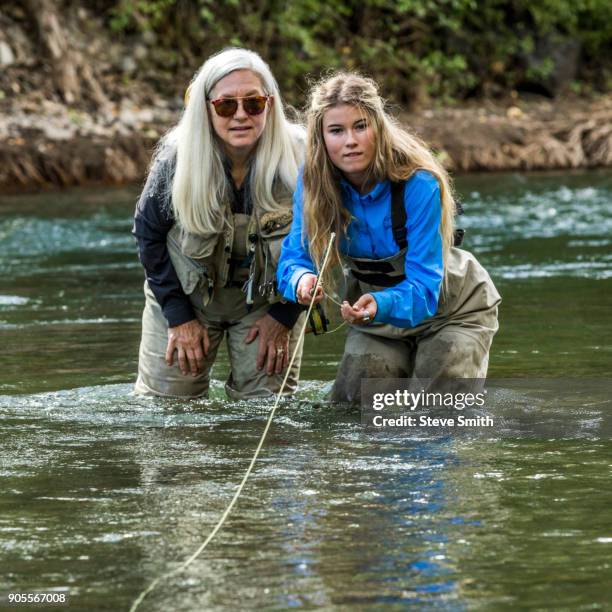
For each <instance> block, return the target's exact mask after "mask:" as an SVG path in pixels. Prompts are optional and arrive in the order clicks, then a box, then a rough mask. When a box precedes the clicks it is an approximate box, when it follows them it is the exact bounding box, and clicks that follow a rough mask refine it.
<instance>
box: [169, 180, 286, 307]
mask: <svg viewBox="0 0 612 612" xmlns="http://www.w3.org/2000/svg"><path fill="white" fill-rule="evenodd" d="M273 195H274V199H275V201H276V203H277V206H278V208H279V209H280V210H279V211H278V212H272V213H270V212H268V213H263V214H261V215H259V214H258V213H257V212H254V213H253V214H252V215H244V214H240V213H232V212H231V208H230V205H229V202H226V203H225V205H224V208H223V210H224V212H223V218H224V220H223V230H222V231H221V232H215V233H211V234H209V235H203V234H194V233H191V232H188V231H186V230H185V229H184V228H182V227H181V226H180V225H179V224H178V223H175V224H174V225H173V227H172V228H171V230H170V232H169V233H168V237H167V246H168V251H169V253H170V259H171V260H172V265H173V267H174V269H175V270H176V273H177V276H178V278H179V280H180V282H181V286H182V288H183V291H184V292H185V293H186V294H187V295H188V296H190V298H191V300H192V302H193V304H194V306H196V308H200V309H201V308H202V307H203V306H206V304H208V302H209V301H210V300H211V299H212V297H213V295H214V293H215V292H216V291H219V290H221V289H223V288H226V287H240V288H242V289H243V291H244V292H245V299H246V302H247V304H252V303H253V301H254V299H255V298H256V296H260V297H265V298H266V299H267V300H268V301H269V302H275V301H278V300H279V299H280V295H279V294H278V293H277V291H276V281H275V279H276V267H277V265H278V260H279V257H280V250H281V245H282V241H283V239H284V237H285V236H286V235H287V234H288V233H289V230H290V229H291V221H292V219H293V212H292V193H291V192H290V191H289V190H288V189H286V188H285V187H284V186H282V185H277V186H275V188H274V189H273Z"/></svg>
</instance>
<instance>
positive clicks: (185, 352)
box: [166, 319, 208, 376]
mask: <svg viewBox="0 0 612 612" xmlns="http://www.w3.org/2000/svg"><path fill="white" fill-rule="evenodd" d="M175 350H176V352H177V353H178V363H179V368H180V370H181V372H182V373H183V374H185V375H186V374H189V372H190V371H191V375H192V376H197V375H198V373H199V372H201V371H202V370H203V368H204V356H205V355H206V354H208V331H207V330H206V327H204V325H202V324H201V323H200V322H199V321H198V320H197V319H193V320H192V321H187V323H183V324H182V325H177V326H176V327H169V328H168V347H167V348H166V363H167V364H168V365H169V366H171V365H172V364H173V362H174V351H175Z"/></svg>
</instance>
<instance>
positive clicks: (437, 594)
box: [0, 384, 612, 610]
mask: <svg viewBox="0 0 612 612" xmlns="http://www.w3.org/2000/svg"><path fill="white" fill-rule="evenodd" d="M324 390H325V389H324V386H322V385H310V388H309V389H308V391H305V392H302V393H301V394H300V396H299V397H298V398H296V399H295V400H293V401H291V402H286V403H285V404H284V405H283V406H281V409H280V412H279V418H278V419H277V420H276V422H275V424H274V426H273V429H272V431H271V433H270V435H269V438H268V440H267V444H266V446H265V447H264V451H263V454H262V456H261V460H260V461H259V462H258V464H257V467H256V469H255V472H254V474H253V476H252V480H251V481H250V482H249V483H248V484H247V487H246V489H245V491H244V494H243V497H242V498H241V499H240V501H239V504H238V507H237V509H236V510H235V512H234V514H233V516H232V517H231V518H230V520H229V522H228V523H227V525H226V527H225V528H224V529H223V530H222V531H221V532H220V534H219V535H218V538H217V539H216V540H215V541H214V542H213V544H212V545H211V546H210V547H209V549H207V551H205V553H204V554H203V555H202V557H201V558H199V559H198V560H197V561H196V562H195V563H193V564H192V565H191V566H190V567H189V568H188V569H187V570H186V571H185V572H184V573H182V574H180V575H179V576H176V577H174V578H173V579H172V580H170V581H168V583H165V584H164V585H163V586H161V587H160V588H159V589H157V590H156V591H154V592H153V593H152V594H151V595H149V597H148V599H147V605H146V608H145V609H151V610H167V609H175V610H199V609H220V610H226V609H227V610H233V609H237V608H248V609H259V608H262V607H272V608H280V609H285V608H288V607H294V606H295V607H307V608H310V607H314V606H321V607H325V608H336V607H337V608H339V609H345V608H346V607H351V608H352V607H357V608H364V609H366V608H367V609H378V608H380V609H383V608H384V609H389V608H390V609H394V608H397V609H402V608H403V607H405V606H406V605H407V604H421V605H425V604H430V605H435V607H436V609H437V608H442V609H444V608H449V609H453V610H455V609H462V608H465V609H471V608H472V607H474V606H475V605H478V604H480V605H485V606H487V607H495V606H497V605H504V604H509V605H513V603H516V602H517V601H520V602H521V604H522V605H523V606H524V607H529V606H533V607H538V606H546V605H550V603H551V602H559V605H562V602H582V603H583V604H587V603H595V602H599V603H602V602H604V601H606V598H607V595H608V593H607V589H608V588H609V587H608V583H607V582H606V580H605V576H606V575H608V573H609V559H610V552H609V546H610V545H612V538H611V537H610V534H611V533H612V532H611V531H610V529H612V523H611V521H610V516H609V507H610V504H611V503H612V494H611V493H610V488H609V486H607V480H608V478H609V476H608V474H609V465H610V460H611V459H612V445H610V443H609V441H601V440H590V441H585V440H582V441H578V440H552V441H549V440H544V441H543V440H518V439H517V440H513V439H512V438H511V437H508V438H506V439H505V440H497V441H491V440H478V439H467V438H454V437H452V436H445V437H431V438H429V439H423V438H412V437H411V436H408V435H400V434H390V433H385V432H381V433H377V434H370V433H366V432H365V431H364V430H363V428H362V427H361V425H360V423H359V417H358V415H355V414H351V413H346V412H342V411H338V410H334V409H330V408H329V407H323V406H322V405H321V404H320V403H318V402H319V400H320V399H321V398H322V396H323V393H324ZM129 391H130V389H129V386H127V385H106V386H103V387H89V388H82V389H75V390H71V391H63V392H54V393H45V394H35V395H29V396H25V395H20V396H4V397H3V398H2V400H1V401H0V413H1V414H2V418H3V423H4V425H5V427H4V428H3V434H2V438H3V439H2V448H3V465H2V476H3V481H4V484H5V486H4V490H3V495H2V513H1V514H0V516H1V518H0V534H1V535H0V537H1V542H2V554H3V560H4V562H5V563H4V565H5V567H7V568H11V570H10V571H9V572H8V573H5V574H4V576H3V578H2V583H3V584H2V586H3V587H6V589H11V588H13V587H14V586H15V585H19V588H20V589H21V590H26V591H27V590H34V589H37V588H42V587H44V588H46V589H49V588H54V589H59V590H62V589H63V590H65V591H66V592H68V593H69V594H70V596H71V597H73V598H74V599H75V600H76V601H78V602H79V607H80V608H81V609H101V608H103V607H105V606H106V605H109V602H111V601H112V602H113V606H112V607H113V608H114V609H119V608H125V609H127V607H129V604H130V602H131V600H132V599H133V598H134V597H135V596H136V594H137V593H138V591H139V590H140V589H142V588H144V587H145V586H146V585H147V584H148V582H149V581H150V580H151V579H152V578H154V577H156V576H158V575H159V574H161V573H163V572H166V571H168V570H169V569H172V568H173V567H175V566H176V564H177V563H179V562H180V561H182V560H184V559H185V558H187V556H188V555H190V554H191V553H192V552H193V551H194V550H195V548H197V546H198V545H199V544H200V543H201V542H202V541H203V539H204V538H205V537H206V535H207V534H208V533H209V531H210V530H211V529H212V527H213V525H214V524H215V522H216V521H217V520H218V518H219V516H220V514H221V513H222V512H223V510H224V508H225V506H226V505H227V503H228V502H229V499H230V498H231V496H232V494H233V492H234V490H235V487H236V486H237V483H238V482H239V481H240V478H241V477H242V474H243V473H244V470H245V469H246V466H247V464H248V461H249V459H250V456H251V454H252V452H253V449H254V447H255V445H256V443H257V440H258V438H259V436H260V434H261V431H262V429H263V425H264V422H265V418H266V413H267V410H268V409H269V404H265V403H264V404H259V405H258V404H253V403H249V402H242V403H240V402H238V403H228V402H226V401H225V400H224V399H223V392H222V386H221V384H217V385H216V386H215V388H214V389H213V394H212V396H213V397H212V399H210V400H195V401H192V402H181V401H172V400H166V401H159V400H151V399H143V398H136V397H131V396H130V395H129ZM587 493H588V494H587ZM587 517H588V520H585V519H586V518H587ZM570 571H571V572H572V573H573V574H572V575H579V576H580V581H576V582H566V583H564V586H563V588H562V589H559V586H558V584H557V581H558V580H559V576H562V575H564V573H566V572H570ZM111 585H112V586H111ZM519 587H520V588H519ZM555 607H556V606H555Z"/></svg>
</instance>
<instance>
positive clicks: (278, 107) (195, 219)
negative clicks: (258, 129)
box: [154, 48, 305, 235]
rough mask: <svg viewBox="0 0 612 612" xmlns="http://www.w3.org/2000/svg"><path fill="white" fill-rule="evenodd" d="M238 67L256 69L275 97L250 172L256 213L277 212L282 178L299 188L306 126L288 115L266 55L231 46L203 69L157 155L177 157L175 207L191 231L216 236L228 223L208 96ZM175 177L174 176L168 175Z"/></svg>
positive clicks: (173, 185) (220, 156)
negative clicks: (276, 184)
mask: <svg viewBox="0 0 612 612" xmlns="http://www.w3.org/2000/svg"><path fill="white" fill-rule="evenodd" d="M235 70H250V71H252V72H253V73H254V74H255V75H257V76H258V77H259V79H260V80H261V84H262V87H263V89H264V92H265V93H266V95H270V96H274V103H273V104H272V105H271V106H270V107H268V108H269V110H268V111H267V112H268V117H267V119H266V125H265V128H264V130H263V133H262V135H261V136H260V138H259V142H258V143H257V147H256V150H255V153H254V156H255V158H254V163H253V170H252V172H251V174H250V180H251V194H252V199H253V207H254V212H255V213H256V214H258V215H259V214H262V213H264V212H270V211H276V210H277V209H278V203H277V202H276V201H275V200H274V197H273V194H272V186H273V183H274V182H275V180H276V181H280V182H281V183H282V184H284V185H285V186H286V187H287V189H289V190H290V191H293V190H294V189H295V184H296V180H297V174H298V169H299V166H300V165H301V163H302V162H303V156H304V145H305V131H304V128H303V127H302V126H300V125H298V124H294V123H291V122H289V121H288V120H287V118H286V117H285V112H284V110H283V104H282V101H281V97H280V91H279V89H278V85H277V83H276V79H275V78H274V76H273V75H272V72H271V70H270V68H269V67H268V65H267V64H266V63H265V62H264V61H263V60H262V59H261V57H260V56H259V55H258V54H257V53H254V52H253V51H249V50H247V49H240V48H228V49H224V50H223V51H220V52H219V53H216V54H215V55H212V56H211V57H210V58H208V60H206V62H205V63H204V64H203V65H202V67H201V68H200V69H199V70H198V72H197V73H196V75H195V76H194V78H193V80H192V81H191V85H190V86H189V96H188V100H187V104H186V108H185V110H184V112H183V115H182V117H181V119H180V121H179V123H178V124H177V125H176V126H175V127H174V128H172V129H171V130H170V131H169V132H168V133H167V134H166V136H164V138H163V139H162V141H161V142H160V144H159V146H158V151H157V154H156V157H155V160H154V163H155V161H157V160H160V161H161V159H162V158H166V157H174V153H175V152H176V166H175V167H170V166H169V165H167V167H169V171H172V170H174V177H173V179H172V183H171V184H170V183H169V182H166V185H168V189H169V190H171V194H172V212H173V213H174V216H175V219H176V220H177V222H179V223H180V224H181V226H182V227H184V228H185V229H186V230H187V231H189V232H192V233H197V234H204V235H210V234H211V233H218V232H219V231H221V229H222V226H223V215H222V207H223V203H224V200H225V199H226V197H227V193H228V183H227V178H226V174H225V170H224V167H223V153H222V151H221V149H220V147H219V142H218V139H217V138H215V135H214V132H213V128H212V124H211V121H210V117H209V105H208V104H207V98H208V96H209V95H210V92H211V91H212V89H213V88H214V86H215V85H216V84H217V82H218V81H220V80H221V79H222V78H224V77H225V76H227V75H228V74H229V73H230V72H234V71H235ZM168 178H170V177H168Z"/></svg>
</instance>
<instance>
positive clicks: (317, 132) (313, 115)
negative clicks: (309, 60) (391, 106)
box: [304, 72, 456, 283]
mask: <svg viewBox="0 0 612 612" xmlns="http://www.w3.org/2000/svg"><path fill="white" fill-rule="evenodd" d="M341 104H349V105H351V106H354V107H356V108H358V109H359V110H360V111H361V112H362V113H363V115H364V116H365V117H366V118H367V119H368V120H369V122H370V125H371V126H372V128H373V131H374V135H375V139H376V152H375V155H374V159H373V160H372V163H371V165H370V167H369V168H368V169H367V172H366V181H369V180H371V179H374V180H376V181H383V180H385V179H388V180H390V181H394V182H395V181H405V180H407V179H408V178H410V177H411V176H412V175H413V174H414V173H415V172H416V171H417V170H427V171H428V172H431V174H433V175H434V176H435V178H436V179H437V181H438V184H439V186H440V199H441V202H442V220H441V225H440V233H441V236H442V245H443V258H444V260H445V261H446V255H447V253H448V250H449V249H450V247H451V246H452V244H453V231H454V227H453V226H454V217H455V214H456V207H455V200H454V198H453V192H452V186H451V182H450V178H449V176H448V174H447V172H446V170H445V169H444V168H443V167H442V165H441V164H440V163H439V162H438V161H437V160H436V158H435V157H434V156H433V154H432V152H431V151H430V149H429V148H428V147H427V145H425V143H423V142H422V141H421V140H419V139H418V138H417V137H415V136H413V135H412V134H410V133H409V132H408V131H407V130H406V129H404V128H403V127H401V126H400V124H399V122H398V121H397V120H396V119H394V118H393V117H391V116H390V115H389V114H387V112H386V111H385V109H384V101H383V100H382V98H381V96H380V94H379V92H378V86H377V85H376V83H375V82H374V81H373V80H372V79H369V78H365V77H363V76H361V75H359V74H355V73H347V72H341V73H338V74H335V75H333V76H331V77H329V78H326V79H324V80H323V81H321V82H320V83H319V84H317V85H316V86H315V87H314V88H313V90H312V92H311V96H310V105H309V108H308V110H307V112H306V114H307V146H306V162H305V165H304V216H305V232H306V236H307V238H308V242H309V250H310V255H311V257H312V260H313V262H315V264H318V263H319V262H320V261H321V258H322V256H323V253H324V251H325V249H326V247H327V243H328V240H329V236H330V233H331V232H336V235H338V236H341V235H342V234H344V233H345V232H346V228H347V226H348V224H349V221H350V215H349V212H348V210H347V209H346V208H345V207H344V206H343V204H342V197H341V193H340V171H339V170H338V169H337V168H336V167H335V166H334V165H333V163H332V162H331V160H330V158H329V155H328V154H327V150H326V148H325V141H324V138H323V118H324V116H325V113H326V111H328V110H329V109H330V108H333V107H335V106H338V105H341ZM339 260H340V255H339V251H338V241H336V245H335V248H334V251H333V255H332V262H331V263H332V264H333V263H338V262H339ZM330 268H331V266H329V268H328V269H330ZM325 281H326V282H328V283H329V282H333V280H332V277H331V274H330V275H326V279H325Z"/></svg>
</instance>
